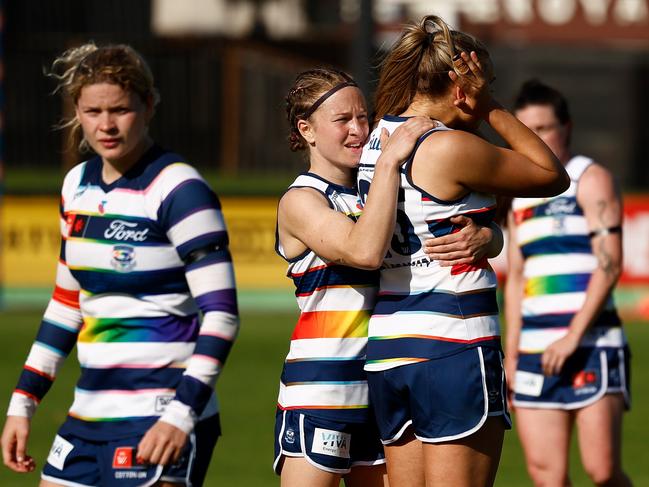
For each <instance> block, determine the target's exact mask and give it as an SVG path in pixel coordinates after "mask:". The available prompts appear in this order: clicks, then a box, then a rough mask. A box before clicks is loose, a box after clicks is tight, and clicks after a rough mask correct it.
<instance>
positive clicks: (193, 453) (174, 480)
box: [142, 431, 197, 487]
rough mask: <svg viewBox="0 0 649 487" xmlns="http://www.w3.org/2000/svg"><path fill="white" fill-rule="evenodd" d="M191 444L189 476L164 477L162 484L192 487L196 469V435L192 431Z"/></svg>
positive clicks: (188, 460) (188, 462)
mask: <svg viewBox="0 0 649 487" xmlns="http://www.w3.org/2000/svg"><path fill="white" fill-rule="evenodd" d="M189 442H190V444H191V445H192V446H191V448H190V451H189V458H188V459H187V475H186V476H185V477H184V478H183V477H171V476H169V475H163V476H162V477H160V478H159V479H158V480H159V481H160V482H171V483H176V484H179V483H182V484H184V485H185V487H192V481H191V475H192V470H193V468H194V460H195V459H196V450H197V448H196V433H194V432H193V431H192V433H190V435H189ZM142 487H144V486H142Z"/></svg>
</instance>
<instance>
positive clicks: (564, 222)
mask: <svg viewBox="0 0 649 487" xmlns="http://www.w3.org/2000/svg"><path fill="white" fill-rule="evenodd" d="M592 163H593V161H592V160H591V159H589V158H587V157H584V156H575V157H573V158H572V159H570V161H568V164H566V171H567V172H568V175H569V176H570V180H571V181H570V187H569V188H568V189H567V190H566V191H564V192H563V193H562V194H560V195H558V196H554V197H552V198H514V201H513V202H512V211H513V216H514V221H515V228H514V229H513V231H515V232H516V238H517V240H518V245H519V246H520V250H521V253H522V255H523V258H524V267H523V277H524V279H525V290H524V294H523V300H522V305H521V306H522V320H523V326H522V330H521V336H520V341H519V349H520V351H521V352H522V353H540V352H542V351H543V350H545V348H546V347H547V346H548V345H549V344H550V343H552V342H554V341H556V340H558V339H559V338H561V337H563V336H564V335H565V334H566V333H567V332H568V327H569V325H570V321H571V320H572V317H573V316H574V315H575V313H576V312H577V311H578V310H579V309H581V307H582V306H583V304H584V301H585V299H586V288H587V287H588V283H589V281H590V277H591V274H592V272H593V271H594V270H595V268H596V267H597V259H596V257H595V256H594V255H593V253H592V249H591V243H590V238H589V236H588V231H589V230H588V224H587V222H586V218H585V217H584V213H583V210H582V208H581V207H580V206H579V203H578V201H577V188H578V184H579V180H580V178H581V176H582V174H583V173H584V171H586V169H587V168H588V167H589V166H590V165H591V164H592ZM620 325H621V321H620V318H619V316H618V314H617V311H616V309H615V306H614V303H613V298H612V297H609V299H608V301H607V303H606V305H605V306H604V309H603V310H602V312H601V313H600V315H599V316H598V317H597V319H596V320H595V322H594V323H593V325H592V326H591V327H590V328H589V330H588V331H587V332H586V334H585V335H584V337H583V339H582V341H581V344H580V345H581V346H614V347H618V346H622V345H624V343H626V342H625V338H624V334H623V332H622V328H621V326H620Z"/></svg>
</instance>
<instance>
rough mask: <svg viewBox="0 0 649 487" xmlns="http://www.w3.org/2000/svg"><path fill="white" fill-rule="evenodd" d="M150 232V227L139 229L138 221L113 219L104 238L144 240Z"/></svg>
mask: <svg viewBox="0 0 649 487" xmlns="http://www.w3.org/2000/svg"><path fill="white" fill-rule="evenodd" d="M148 233H149V229H148V228H144V229H142V230H138V228H137V223H136V222H126V221H124V220H113V221H112V222H110V225H108V228H107V229H106V231H105V232H104V238H106V239H112V240H125V241H126V240H131V241H133V242H144V241H145V240H146V238H147V234H148Z"/></svg>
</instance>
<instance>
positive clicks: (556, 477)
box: [527, 461, 570, 487]
mask: <svg viewBox="0 0 649 487" xmlns="http://www.w3.org/2000/svg"><path fill="white" fill-rule="evenodd" d="M527 472H528V473H529V475H530V478H531V479H532V482H534V486H535V487H554V486H557V485H563V486H569V485H570V480H569V479H568V473H567V472H562V471H561V470H557V469H556V468H553V467H552V466H551V465H549V464H547V462H543V461H539V462H534V461H528V465H527Z"/></svg>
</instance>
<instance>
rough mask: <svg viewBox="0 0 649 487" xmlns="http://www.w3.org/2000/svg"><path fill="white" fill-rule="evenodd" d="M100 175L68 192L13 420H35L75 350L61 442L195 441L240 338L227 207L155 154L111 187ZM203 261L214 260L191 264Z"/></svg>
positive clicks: (171, 157) (66, 187)
mask: <svg viewBox="0 0 649 487" xmlns="http://www.w3.org/2000/svg"><path fill="white" fill-rule="evenodd" d="M101 173H102V161H101V158H99V157H94V158H92V159H90V160H88V161H86V162H84V163H81V164H79V165H78V166H76V167H74V168H73V169H72V170H71V171H70V172H69V173H68V174H67V176H66V178H65V181H64V183H63V189H62V199H61V234H62V245H61V255H60V259H59V263H58V269H57V277H56V287H55V290H54V293H53V296H52V299H51V300H50V302H49V305H48V307H47V309H46V311H45V314H44V317H43V320H42V323H41V326H40V329H39V331H38V335H37V337H36V340H35V341H34V343H33V345H32V348H31V351H30V353H29V356H28V358H27V361H26V364H25V367H24V370H23V372H22V374H21V377H20V379H19V382H18V385H17V387H16V390H15V392H14V394H13V396H12V400H11V403H10V407H9V413H8V414H11V415H19V416H30V415H31V414H32V413H33V411H34V409H35V407H36V405H37V404H38V403H39V402H40V400H41V399H42V398H43V396H44V395H45V393H46V392H47V390H48V389H49V388H50V386H51V384H52V381H53V380H54V378H55V376H56V374H57V370H58V369H59V367H60V365H61V363H62V362H63V360H64V359H65V357H66V356H67V355H68V354H69V353H70V352H71V350H72V348H73V347H74V345H75V344H76V345H77V353H78V359H79V363H80V365H81V376H80V378H79V381H78V382H77V386H76V388H75V392H74V402H73V404H72V406H71V408H70V410H69V413H68V419H67V420H66V423H65V425H64V427H63V430H62V431H70V432H73V433H74V434H76V435H77V436H80V437H83V438H92V439H104V440H108V439H112V438H119V437H121V436H124V435H132V434H137V433H138V432H140V433H142V432H144V431H145V430H146V429H147V428H148V427H149V426H150V425H151V424H152V423H153V422H155V421H156V420H157V419H158V418H160V417H162V419H163V420H164V421H166V422H168V423H171V424H173V425H175V426H177V427H179V428H181V429H183V430H184V431H187V432H188V431H190V430H191V429H192V428H193V426H194V424H195V422H196V420H197V419H198V418H200V417H207V416H209V415H212V414H215V413H216V412H217V410H218V409H217V408H218V406H217V403H216V398H215V395H214V382H215V380H216V377H217V375H218V374H219V372H220V370H221V367H222V365H223V363H224V361H225V359H226V357H227V355H228V352H229V350H230V347H231V345H232V342H233V340H234V339H235V337H236V335H237V331H238V312H237V301H236V293H235V285H234V274H233V270H232V262H231V258H230V253H229V250H228V236H227V232H226V227H225V223H224V221H223V216H222V214H221V208H220V203H219V200H218V198H217V197H216V195H215V194H214V193H213V192H212V191H211V190H210V189H209V187H208V186H207V184H206V183H205V181H204V180H203V179H202V178H201V176H200V175H199V174H198V172H197V171H196V170H195V169H194V168H193V167H191V166H190V165H188V164H187V163H185V162H183V159H182V158H181V157H180V156H178V155H176V154H173V153H170V152H166V151H164V150H163V149H161V148H159V147H157V146H154V147H152V148H151V149H150V150H148V151H147V153H146V154H145V155H144V156H143V157H142V159H141V160H140V161H138V162H137V163H136V164H135V166H134V167H132V168H131V169H130V170H128V171H127V172H126V173H125V174H124V175H123V176H122V177H120V178H119V179H118V180H116V181H115V182H113V183H111V184H106V183H104V181H103V179H102V176H101ZM197 249H202V250H204V249H209V251H205V255H204V257H203V258H201V259H191V258H189V257H190V256H191V255H192V252H194V251H195V250H197ZM185 262H187V263H185ZM199 312H200V314H202V318H200V317H199Z"/></svg>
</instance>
